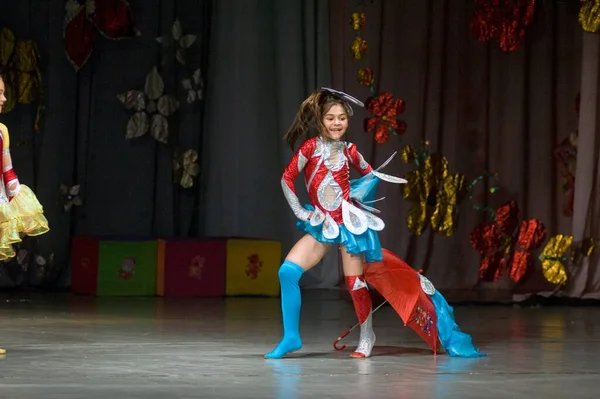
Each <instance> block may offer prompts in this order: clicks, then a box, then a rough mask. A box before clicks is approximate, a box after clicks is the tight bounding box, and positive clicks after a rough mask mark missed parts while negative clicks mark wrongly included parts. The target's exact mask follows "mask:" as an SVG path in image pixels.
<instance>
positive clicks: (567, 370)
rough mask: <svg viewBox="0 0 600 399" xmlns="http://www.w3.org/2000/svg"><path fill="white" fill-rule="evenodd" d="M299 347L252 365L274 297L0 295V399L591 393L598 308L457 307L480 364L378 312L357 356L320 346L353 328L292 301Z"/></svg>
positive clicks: (320, 305)
mask: <svg viewBox="0 0 600 399" xmlns="http://www.w3.org/2000/svg"><path fill="white" fill-rule="evenodd" d="M303 298H304V299H303V313H302V334H303V339H304V344H305V345H304V348H303V350H302V351H301V352H298V353H297V355H296V356H295V357H293V358H289V359H282V360H265V359H264V358H263V355H264V353H266V352H268V351H269V350H271V349H272V347H273V346H274V345H275V344H276V343H277V341H278V340H279V338H280V333H281V328H280V309H279V303H278V299H275V298H273V299H252V298H229V299H155V298H144V299H141V298H139V299H136V298H132V299H116V298H115V299H92V298H86V297H78V296H69V295H64V296H63V295H59V296H46V297H41V296H34V297H29V298H27V297H23V296H13V297H8V298H3V299H2V302H1V303H0V322H1V328H0V346H1V347H4V348H5V349H7V351H8V353H7V354H6V355H4V356H2V357H0V398H38V397H39V398H42V397H43V398H86V399H91V398H111V399H117V398H239V399H243V398H278V399H295V398H411V399H412V398H474V399H475V398H476V399H491V398H568V399H570V398H600V307H596V308H594V307H587V308H586V307H573V308H568V307H545V308H544V307H542V308H517V307H495V306H488V307H483V306H474V307H462V306H460V307H457V308H456V309H455V313H456V317H457V321H458V322H459V324H460V325H461V327H462V328H463V329H464V330H466V331H467V332H469V333H471V334H472V335H473V337H474V340H475V342H476V343H477V345H478V346H480V347H481V349H482V350H484V351H485V352H488V353H489V354H490V356H489V357H487V358H482V359H456V358H449V357H448V356H446V355H438V356H437V357H436V356H433V355H432V354H431V352H430V351H429V350H428V349H427V348H426V347H425V346H424V345H423V344H422V342H421V341H420V339H419V338H418V337H417V335H416V334H415V333H414V332H412V331H411V330H409V329H407V328H405V327H403V325H402V323H401V322H400V320H399V319H398V318H397V316H395V314H394V313H393V310H391V309H390V308H382V309H381V310H379V311H378V312H377V313H376V314H375V316H374V325H375V332H376V334H377V346H376V349H375V350H374V356H373V357H371V358H370V359H353V358H349V357H348V355H349V353H350V350H351V348H352V346H351V345H355V344H356V340H357V334H356V333H354V332H353V333H352V334H351V335H350V336H349V337H348V338H346V341H347V343H348V344H349V347H348V348H347V349H346V350H345V351H343V352H336V351H334V350H333V347H332V342H333V341H334V339H335V338H336V337H337V336H338V335H340V334H341V333H342V332H344V331H345V330H346V329H347V328H348V327H349V326H351V325H352V324H354V321H355V316H354V313H353V310H352V307H351V305H350V304H348V303H346V302H344V301H342V300H340V299H339V297H338V294H336V293H331V292H328V293H327V292H326V293H323V292H320V293H315V292H313V293H308V294H305V295H304V297H303Z"/></svg>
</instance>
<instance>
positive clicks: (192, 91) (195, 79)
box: [181, 68, 204, 104]
mask: <svg viewBox="0 0 600 399" xmlns="http://www.w3.org/2000/svg"><path fill="white" fill-rule="evenodd" d="M181 84H182V85H183V88H184V89H185V90H187V102H188V103H190V104H191V103H193V102H194V101H200V100H202V91H203V89H204V82H203V81H202V71H201V70H200V69H199V68H198V69H196V70H195V71H194V73H193V74H192V77H191V78H188V79H183V80H182V81H181Z"/></svg>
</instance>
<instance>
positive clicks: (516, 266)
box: [470, 201, 546, 282]
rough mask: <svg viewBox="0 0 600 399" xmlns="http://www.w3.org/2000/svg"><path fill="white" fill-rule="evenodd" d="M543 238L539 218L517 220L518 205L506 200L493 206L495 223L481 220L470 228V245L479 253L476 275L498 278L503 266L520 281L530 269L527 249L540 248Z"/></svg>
mask: <svg viewBox="0 0 600 399" xmlns="http://www.w3.org/2000/svg"><path fill="white" fill-rule="evenodd" d="M517 227H518V231H517ZM515 232H516V235H515ZM545 238H546V227H545V226H544V224H543V223H542V222H541V221H540V220H538V219H528V220H523V221H521V222H520V223H519V208H518V206H517V204H516V203H515V202H514V201H508V202H507V203H505V204H504V205H502V206H501V207H499V208H498V209H497V210H496V221H495V223H481V224H479V225H477V226H475V228H474V229H473V231H472V232H471V237H470V242H471V246H472V247H473V248H474V249H475V250H476V251H477V252H479V253H480V254H481V255H482V257H481V263H480V264H479V277H480V278H481V279H482V280H485V281H497V280H498V279H499V278H500V277H501V276H502V272H503V269H504V268H506V269H507V270H508V275H509V276H510V278H511V279H512V280H513V281H515V282H519V281H520V280H521V279H523V277H525V276H527V275H528V274H529V273H530V272H531V271H532V268H533V257H532V255H531V253H530V251H533V250H534V249H537V248H539V247H540V245H541V244H542V241H544V239H545Z"/></svg>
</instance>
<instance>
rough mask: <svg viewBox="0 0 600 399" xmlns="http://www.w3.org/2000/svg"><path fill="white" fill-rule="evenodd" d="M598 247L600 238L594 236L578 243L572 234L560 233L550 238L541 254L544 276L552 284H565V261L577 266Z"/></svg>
mask: <svg viewBox="0 0 600 399" xmlns="http://www.w3.org/2000/svg"><path fill="white" fill-rule="evenodd" d="M597 248H598V240H597V239H595V238H593V237H591V238H586V239H584V240H582V241H580V242H576V243H574V242H573V236H570V235H563V234H558V235H556V236H554V237H552V238H550V240H548V242H547V243H546V246H545V247H544V249H543V250H542V253H541V254H540V256H539V259H540V261H541V262H542V270H543V272H544V277H545V278H546V280H548V281H549V282H550V283H552V284H565V283H566V282H567V279H568V273H567V266H566V265H565V263H567V264H569V265H572V266H575V267H576V266H578V265H579V264H580V262H581V260H582V259H583V258H586V257H589V256H591V255H592V254H593V253H594V252H595V251H596V249H597Z"/></svg>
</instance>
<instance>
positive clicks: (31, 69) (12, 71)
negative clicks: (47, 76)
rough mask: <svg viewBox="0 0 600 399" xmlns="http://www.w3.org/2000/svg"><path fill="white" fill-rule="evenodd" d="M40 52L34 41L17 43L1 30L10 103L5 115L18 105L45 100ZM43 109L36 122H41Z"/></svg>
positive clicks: (0, 47)
mask: <svg viewBox="0 0 600 399" xmlns="http://www.w3.org/2000/svg"><path fill="white" fill-rule="evenodd" d="M39 58H40V56H39V52H38V49H37V45H36V43H35V42H34V41H32V40H21V41H17V40H16V38H15V35H14V33H13V32H12V31H11V30H10V29H8V28H2V29H1V30H0V65H1V66H2V69H4V75H5V76H4V85H5V89H6V99H7V101H6V103H5V104H4V107H3V108H2V112H3V113H8V112H10V111H12V110H13V109H14V107H15V106H16V105H17V104H30V103H32V102H33V101H36V100H39V99H40V97H41V87H42V75H41V72H40V69H39V65H38V60H39ZM40 111H41V107H39V108H38V115H37V118H36V129H37V128H38V126H37V123H38V122H39V115H40Z"/></svg>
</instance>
